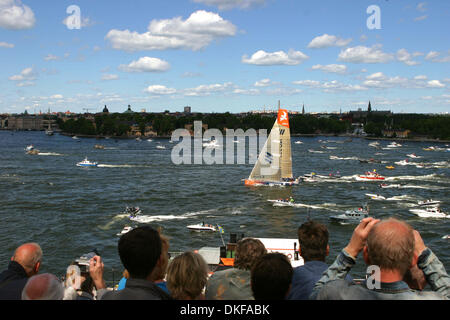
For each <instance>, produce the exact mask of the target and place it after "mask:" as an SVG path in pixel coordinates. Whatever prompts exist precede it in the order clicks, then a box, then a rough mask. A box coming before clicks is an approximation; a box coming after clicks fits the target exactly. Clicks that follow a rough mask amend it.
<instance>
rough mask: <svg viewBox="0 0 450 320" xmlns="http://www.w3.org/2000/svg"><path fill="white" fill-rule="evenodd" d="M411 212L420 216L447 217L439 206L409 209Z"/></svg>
mask: <svg viewBox="0 0 450 320" xmlns="http://www.w3.org/2000/svg"><path fill="white" fill-rule="evenodd" d="M409 211H411V212H412V213H414V214H416V215H418V216H419V217H421V218H449V219H450V215H447V214H446V213H445V212H443V211H442V210H441V209H440V208H439V207H430V208H426V209H409Z"/></svg>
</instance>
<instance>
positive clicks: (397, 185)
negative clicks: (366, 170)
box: [380, 183, 402, 189]
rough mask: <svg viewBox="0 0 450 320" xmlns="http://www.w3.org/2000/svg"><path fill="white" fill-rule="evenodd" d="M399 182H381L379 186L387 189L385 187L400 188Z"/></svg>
mask: <svg viewBox="0 0 450 320" xmlns="http://www.w3.org/2000/svg"><path fill="white" fill-rule="evenodd" d="M401 186H402V185H401V184H386V183H382V184H380V188H383V189H387V188H401Z"/></svg>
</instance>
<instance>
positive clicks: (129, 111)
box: [124, 105, 134, 113]
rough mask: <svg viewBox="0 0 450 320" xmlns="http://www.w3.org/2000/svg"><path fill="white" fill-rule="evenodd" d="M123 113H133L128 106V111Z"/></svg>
mask: <svg viewBox="0 0 450 320" xmlns="http://www.w3.org/2000/svg"><path fill="white" fill-rule="evenodd" d="M124 113H134V111H133V110H131V106H130V105H128V109H127V110H126V111H125V112H124Z"/></svg>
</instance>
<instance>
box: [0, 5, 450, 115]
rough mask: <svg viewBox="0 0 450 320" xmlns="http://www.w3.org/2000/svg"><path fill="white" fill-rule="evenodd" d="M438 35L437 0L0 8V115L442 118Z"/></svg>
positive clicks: (446, 56)
mask: <svg viewBox="0 0 450 320" xmlns="http://www.w3.org/2000/svg"><path fill="white" fill-rule="evenodd" d="M71 5H76V6H78V8H79V9H80V13H81V15H80V19H79V21H81V25H80V29H73V28H72V29H70V28H69V27H70V26H71V25H72V23H73V22H76V21H77V20H76V19H75V20H74V19H73V16H72V14H73V12H70V13H67V12H66V10H67V8H68V7H69V6H71ZM371 5H376V6H378V8H379V9H380V11H379V12H380V16H379V18H380V19H379V21H380V22H381V28H380V29H376V28H375V29H373V28H372V29H369V27H368V25H367V20H368V19H369V18H370V17H372V16H373V14H374V12H373V11H370V13H367V9H368V7H369V6H371ZM369 20H370V19H369ZM370 21H372V20H370ZM373 21H375V20H373ZM448 30H450V1H441V0H430V1H411V0H371V1H365V0H347V1H334V0H330V1H302V0H296V1H294V0H169V1H153V0H145V1H144V0H132V1H103V0H95V1H92V0H84V1H75V0H72V1H64V0H58V1H56V0H52V1H50V0H39V1H32V0H21V1H19V0H0V57H1V59H0V65H1V70H2V71H1V73H0V74H1V77H0V113H21V112H23V111H24V110H28V112H30V113H34V112H39V111H42V112H46V111H48V110H49V109H50V110H51V111H67V110H70V111H72V112H83V111H84V108H87V109H89V111H91V112H100V111H101V110H102V109H103V106H104V105H107V106H108V108H109V110H110V111H112V112H123V111H125V110H126V109H127V105H128V104H130V105H131V106H132V109H133V110H135V111H140V110H142V109H145V110H146V111H147V112H152V111H155V112H160V111H164V110H170V111H182V110H183V107H184V106H191V107H192V109H193V111H199V112H226V111H229V112H243V111H249V110H261V109H263V108H267V109H270V108H275V107H276V105H277V103H278V100H281V103H282V105H283V106H284V107H286V108H288V109H290V110H293V111H300V110H301V107H302V105H303V104H305V108H306V111H307V112H324V111H327V112H333V111H339V110H340V109H341V110H342V111H349V110H354V109H356V108H364V109H365V108H366V107H367V104H368V101H369V100H370V101H371V102H372V106H373V108H374V109H377V110H392V111H394V112H433V113H443V112H448V111H450V72H449V71H450V47H449V44H450V41H449V40H450V35H449V31H448Z"/></svg>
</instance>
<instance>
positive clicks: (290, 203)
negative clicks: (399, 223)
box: [267, 198, 296, 207]
mask: <svg viewBox="0 0 450 320" xmlns="http://www.w3.org/2000/svg"><path fill="white" fill-rule="evenodd" d="M267 201H269V202H272V203H273V206H274V207H295V206H296V204H295V202H294V199H292V198H290V199H286V200H283V199H278V200H267Z"/></svg>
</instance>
